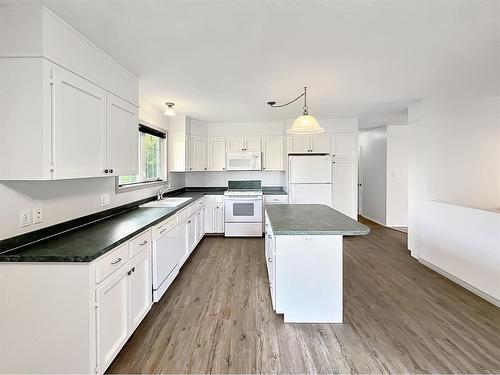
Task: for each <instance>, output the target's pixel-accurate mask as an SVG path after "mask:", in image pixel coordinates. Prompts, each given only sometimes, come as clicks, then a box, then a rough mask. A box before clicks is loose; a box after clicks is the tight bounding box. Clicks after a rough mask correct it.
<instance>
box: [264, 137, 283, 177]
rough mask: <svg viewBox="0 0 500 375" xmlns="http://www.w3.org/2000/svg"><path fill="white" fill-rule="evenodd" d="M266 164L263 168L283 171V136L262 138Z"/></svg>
mask: <svg viewBox="0 0 500 375" xmlns="http://www.w3.org/2000/svg"><path fill="white" fill-rule="evenodd" d="M262 147H263V157H264V165H263V167H262V169H263V170H266V171H281V170H283V169H285V168H284V165H283V138H264V139H263V140H262Z"/></svg>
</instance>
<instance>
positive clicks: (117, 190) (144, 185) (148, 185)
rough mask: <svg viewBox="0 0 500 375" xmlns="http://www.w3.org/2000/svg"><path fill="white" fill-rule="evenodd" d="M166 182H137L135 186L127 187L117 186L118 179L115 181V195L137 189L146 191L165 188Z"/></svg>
mask: <svg viewBox="0 0 500 375" xmlns="http://www.w3.org/2000/svg"><path fill="white" fill-rule="evenodd" d="M167 184H168V181H164V180H162V181H148V182H139V183H137V184H129V185H122V186H120V185H118V177H116V180H115V193H117V194H119V193H126V192H128V191H134V190H139V189H146V188H151V187H155V186H166V185H167Z"/></svg>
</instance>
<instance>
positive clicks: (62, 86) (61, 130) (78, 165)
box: [53, 67, 137, 179]
mask: <svg viewBox="0 0 500 375" xmlns="http://www.w3.org/2000/svg"><path fill="white" fill-rule="evenodd" d="M53 116H54V122H53V142H54V143H53V153H54V155H53V158H54V168H55V169H54V178H55V179H61V178H82V177H97V176H103V175H104V169H105V166H104V164H105V155H104V149H105V131H106V129H105V123H106V93H105V91H104V90H102V89H101V88H99V87H98V86H95V85H94V84H92V83H90V82H88V81H86V80H84V79H82V78H80V77H78V76H77V75H75V74H73V73H71V72H69V71H67V70H65V69H62V68H57V67H55V68H54V113H53ZM136 148H137V145H135V146H134V149H136Z"/></svg>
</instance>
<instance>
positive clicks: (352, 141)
mask: <svg viewBox="0 0 500 375" xmlns="http://www.w3.org/2000/svg"><path fill="white" fill-rule="evenodd" d="M357 152H358V135H357V134H334V135H333V150H332V153H333V154H334V155H335V156H336V157H347V158H354V157H356V155H357Z"/></svg>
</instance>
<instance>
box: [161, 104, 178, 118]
mask: <svg viewBox="0 0 500 375" xmlns="http://www.w3.org/2000/svg"><path fill="white" fill-rule="evenodd" d="M165 105H166V106H167V108H166V109H165V112H163V114H164V115H165V116H169V117H170V116H175V111H174V108H173V107H174V105H175V103H171V102H166V103H165Z"/></svg>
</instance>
